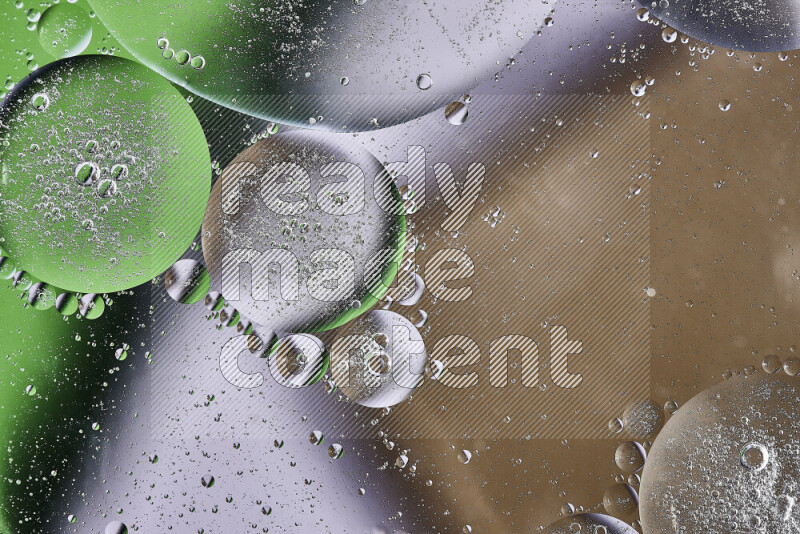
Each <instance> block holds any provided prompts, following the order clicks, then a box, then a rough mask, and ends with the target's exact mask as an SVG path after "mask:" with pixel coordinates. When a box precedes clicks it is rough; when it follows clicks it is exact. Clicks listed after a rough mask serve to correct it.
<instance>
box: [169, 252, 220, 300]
mask: <svg viewBox="0 0 800 534" xmlns="http://www.w3.org/2000/svg"><path fill="white" fill-rule="evenodd" d="M164 286H165V287H166V290H167V294H168V295H169V296H170V297H172V300H174V301H175V302H179V303H181V304H194V303H196V302H199V301H201V300H203V299H204V298H205V297H206V295H207V294H208V292H209V290H210V289H211V277H210V276H209V274H208V270H207V269H206V267H205V265H203V264H202V263H200V262H198V261H195V260H192V259H183V260H178V261H177V262H175V263H174V264H173V265H172V266H171V267H170V268H169V269H167V271H166V272H165V273H164Z"/></svg>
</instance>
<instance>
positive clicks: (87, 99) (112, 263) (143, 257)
mask: <svg viewBox="0 0 800 534" xmlns="http://www.w3.org/2000/svg"><path fill="white" fill-rule="evenodd" d="M0 140H1V142H2V146H0V165H1V166H2V169H1V170H2V175H0V214H2V216H0V240H2V245H3V247H4V248H5V249H6V250H7V251H8V254H9V256H11V257H12V258H13V259H14V261H15V262H16V263H17V264H18V265H19V266H20V267H21V268H23V269H25V270H26V271H28V272H30V273H31V274H32V275H34V276H35V277H36V278H39V279H40V280H42V281H44V282H47V283H49V284H52V285H55V286H57V287H60V288H63V289H67V290H71V291H77V292H82V293H107V292H113V291H119V290H122V289H128V288H131V287H134V286H136V285H139V284H141V283H143V282H145V281H147V280H149V279H151V278H153V277H154V276H156V275H158V274H159V273H161V272H162V271H164V270H165V269H166V268H167V267H169V266H170V265H171V264H172V263H173V262H174V261H175V260H176V259H177V258H178V257H179V256H180V255H181V254H182V253H183V252H184V251H185V250H186V248H187V247H188V246H189V244H190V243H191V242H192V239H193V238H194V237H195V236H196V234H197V231H198V229H199V227H200V224H201V222H202V219H203V213H204V211H205V205H206V201H207V200H208V194H209V188H210V180H211V176H210V174H211V163H210V158H209V153H208V145H207V144H206V140H205V137H204V135H203V131H202V129H201V127H200V124H199V122H198V121H197V118H196V117H195V116H194V114H193V113H192V110H191V109H190V107H189V105H188V104H187V102H186V101H185V99H184V98H182V97H181V95H180V93H178V91H177V90H175V89H174V88H173V87H172V86H171V85H170V84H169V83H168V82H167V81H166V80H164V79H163V78H161V77H159V76H158V75H157V74H155V73H154V72H152V71H150V70H148V69H146V68H145V67H143V66H141V65H139V64H137V63H134V62H132V61H128V60H125V59H120V58H115V57H110V56H81V57H75V58H70V59H65V60H62V61H59V62H56V63H52V64H50V65H48V66H47V67H44V68H42V69H39V70H38V71H36V72H35V73H33V74H31V75H30V76H29V77H28V78H26V79H25V80H23V82H22V83H20V84H18V85H17V86H16V87H15V88H14V90H13V91H12V92H11V93H10V94H9V95H8V96H7V97H6V99H4V101H3V104H2V108H0Z"/></svg>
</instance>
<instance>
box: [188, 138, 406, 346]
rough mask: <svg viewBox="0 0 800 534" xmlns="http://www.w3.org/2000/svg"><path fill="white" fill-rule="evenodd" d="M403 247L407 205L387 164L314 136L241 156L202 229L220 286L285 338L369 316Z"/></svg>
mask: <svg viewBox="0 0 800 534" xmlns="http://www.w3.org/2000/svg"><path fill="white" fill-rule="evenodd" d="M404 243H405V216H404V214H403V211H402V203H401V200H400V196H399V194H398V192H397V189H396V187H395V184H394V182H393V181H392V178H391V177H390V176H389V174H388V173H387V172H386V171H385V169H384V167H383V165H382V164H381V163H380V162H379V161H378V160H377V159H375V157H374V156H372V154H370V153H369V152H367V151H366V150H364V149H362V148H360V147H358V146H356V145H353V144H352V143H347V138H345V137H342V136H337V135H335V134H325V133H321V132H313V131H309V130H306V131H294V132H288V133H283V134H278V135H275V136H271V137H268V138H267V139H264V140H262V141H260V142H258V143H256V144H255V145H253V146H251V147H250V148H248V149H247V150H245V151H244V152H242V153H241V154H239V156H237V157H236V158H235V159H234V160H233V161H232V162H231V163H230V164H229V165H228V166H227V167H226V169H225V170H224V172H223V173H222V175H221V176H220V179H219V180H218V181H217V183H216V184H215V185H214V188H213V191H212V193H211V198H210V200H209V204H208V210H207V212H206V216H205V220H204V221H203V254H204V256H205V260H206V265H207V266H208V270H209V272H210V274H211V279H212V282H213V286H214V288H215V289H217V290H219V291H220V292H221V293H222V295H223V296H224V297H225V299H226V301H227V302H229V303H231V305H232V306H235V307H236V309H238V310H239V311H240V312H241V313H242V314H243V315H244V316H245V317H247V318H248V319H250V320H251V321H253V322H255V323H257V324H259V325H262V326H264V327H267V329H271V330H272V331H273V332H280V333H286V332H311V331H320V330H327V329H330V328H334V327H336V326H340V325H342V324H344V323H346V322H347V321H349V320H351V319H352V318H354V317H356V316H358V315H359V314H361V313H362V312H364V311H365V310H367V309H369V307H371V306H372V305H373V304H374V303H375V302H377V299H378V298H380V297H381V296H382V295H383V294H384V293H385V291H386V289H387V286H388V284H389V283H390V282H391V279H392V278H393V277H394V274H395V272H396V270H397V268H398V264H399V261H400V258H401V256H402V252H403V246H404ZM262 331H263V330H262ZM265 341H268V340H265Z"/></svg>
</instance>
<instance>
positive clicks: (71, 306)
mask: <svg viewBox="0 0 800 534" xmlns="http://www.w3.org/2000/svg"><path fill="white" fill-rule="evenodd" d="M56 310H57V311H58V313H60V314H61V315H72V314H73V313H75V312H77V311H78V297H76V296H75V295H74V294H72V293H61V294H60V295H59V296H57V297H56Z"/></svg>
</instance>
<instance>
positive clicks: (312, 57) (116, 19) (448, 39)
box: [90, 0, 552, 131]
mask: <svg viewBox="0 0 800 534" xmlns="http://www.w3.org/2000/svg"><path fill="white" fill-rule="evenodd" d="M90 3H91V4H92V6H93V7H94V9H95V11H96V12H97V14H98V15H99V17H100V19H101V20H102V21H103V22H104V23H105V24H106V26H107V27H108V28H109V29H110V30H111V32H112V33H113V35H114V36H115V37H116V38H117V39H118V40H119V41H120V43H122V44H123V46H125V47H126V48H127V49H128V50H129V51H130V52H131V53H132V54H133V55H134V56H135V57H136V58H137V59H139V60H140V61H142V62H143V63H144V64H146V65H148V66H149V67H151V68H153V69H155V70H156V71H158V72H160V73H162V74H163V75H164V76H166V77H167V78H169V79H170V80H172V81H174V82H175V83H178V84H180V85H183V86H185V87H187V88H188V89H190V90H191V91H194V92H196V93H197V94H199V95H201V96H203V97H205V98H208V99H209V100H212V101H214V102H217V103H219V104H222V105H225V106H228V107H231V108H233V109H237V110H239V111H243V112H246V113H249V114H252V115H256V116H259V117H263V118H267V119H270V120H277V121H280V122H284V123H295V124H298V125H313V126H314V127H315V128H324V129H332V130H344V129H347V130H348V131H353V130H365V129H372V128H375V127H382V126H390V125H393V124H397V123H400V122H403V121H406V120H409V119H412V118H415V117H418V116H421V115H423V114H425V113H427V112H429V111H433V110H434V109H437V108H440V107H443V106H445V105H447V104H448V103H450V102H452V101H453V100H457V99H458V97H460V96H462V95H463V94H464V93H465V92H466V91H468V90H469V89H471V88H472V87H474V86H476V85H477V84H478V83H479V82H480V81H482V80H485V79H487V78H490V77H491V76H492V75H493V74H494V73H496V72H497V71H499V70H501V69H502V68H503V65H505V64H506V63H507V62H508V61H509V58H511V57H513V56H514V55H515V54H516V53H517V52H518V51H519V50H520V49H521V48H522V46H523V45H524V44H525V42H526V41H527V40H528V39H529V38H531V37H532V36H533V35H534V33H535V31H536V30H537V29H538V28H539V27H540V26H541V24H542V23H543V21H544V20H545V17H546V15H547V14H549V13H550V12H551V10H552V7H551V6H550V5H549V4H547V3H542V2H530V1H528V0H502V1H497V0H460V1H458V2H453V1H442V0H438V1H429V2H385V1H378V0H366V1H364V0H357V1H354V0H333V1H322V0H310V1H305V2H298V1H283V2H268V1H266V0H257V1H253V2H247V3H243V2H239V3H236V5H235V7H234V6H233V5H232V4H231V3H229V2H225V1H221V0H216V1H208V0H185V1H183V2H166V3H165V2H163V1H161V0H140V1H137V2H120V1H119V0H91V2H90Z"/></svg>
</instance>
